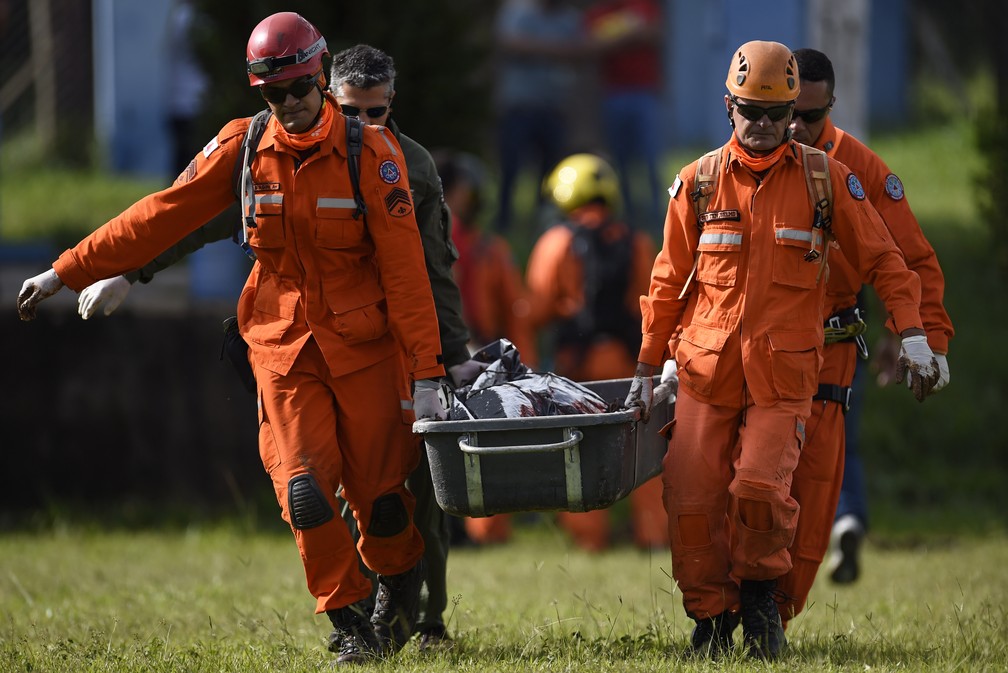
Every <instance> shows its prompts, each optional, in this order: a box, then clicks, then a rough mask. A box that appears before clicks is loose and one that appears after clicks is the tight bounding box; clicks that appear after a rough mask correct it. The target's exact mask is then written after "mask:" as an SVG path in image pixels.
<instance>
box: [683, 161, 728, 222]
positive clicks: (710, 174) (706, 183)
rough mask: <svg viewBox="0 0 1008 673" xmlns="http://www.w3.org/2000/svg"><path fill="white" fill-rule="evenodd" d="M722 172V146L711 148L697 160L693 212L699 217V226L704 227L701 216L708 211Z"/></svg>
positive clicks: (691, 196)
mask: <svg viewBox="0 0 1008 673" xmlns="http://www.w3.org/2000/svg"><path fill="white" fill-rule="evenodd" d="M720 174H721V148H720V147H719V148H718V149H716V150H711V151H710V152H708V153H707V154H705V155H703V156H702V157H700V159H699V160H698V161H697V169H696V177H694V178H693V191H692V192H690V198H691V199H693V212H694V213H696V217H697V228H698V229H703V223H702V222H701V221H700V216H701V215H703V214H704V213H706V212H707V205H708V204H709V203H710V200H711V197H712V196H714V192H715V191H717V183H718V177H719V176H720Z"/></svg>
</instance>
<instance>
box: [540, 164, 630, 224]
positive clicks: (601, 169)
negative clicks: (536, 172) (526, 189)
mask: <svg viewBox="0 0 1008 673" xmlns="http://www.w3.org/2000/svg"><path fill="white" fill-rule="evenodd" d="M543 194H545V195H546V196H547V197H548V198H549V199H550V200H551V201H552V202H553V203H555V204H556V205H557V206H559V207H560V208H561V209H562V210H563V211H564V212H567V213H569V212H571V211H573V210H576V209H577V208H580V207H581V206H584V205H586V204H588V203H591V202H593V201H601V202H603V203H604V204H605V205H606V206H608V207H609V208H610V209H612V210H616V209H618V208H619V206H620V189H619V178H617V177H616V171H615V170H613V167H612V166H610V165H609V164H608V163H607V162H606V161H605V160H604V159H603V158H602V157H599V156H596V155H594V154H573V155H571V156H569V157H567V158H566V159H564V160H563V161H561V162H560V163H558V164H557V165H556V167H555V168H554V169H553V172H552V173H550V174H549V176H548V177H547V178H546V180H545V181H544V182H543Z"/></svg>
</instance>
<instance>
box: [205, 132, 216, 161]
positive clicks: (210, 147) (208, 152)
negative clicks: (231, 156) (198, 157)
mask: <svg viewBox="0 0 1008 673" xmlns="http://www.w3.org/2000/svg"><path fill="white" fill-rule="evenodd" d="M218 147H220V143H219V142H217V136H214V137H213V140H211V141H210V142H208V143H207V144H206V145H204V146H203V156H204V157H206V158H208V159H209V158H210V155H211V154H213V153H214V150H215V149H217V148H218Z"/></svg>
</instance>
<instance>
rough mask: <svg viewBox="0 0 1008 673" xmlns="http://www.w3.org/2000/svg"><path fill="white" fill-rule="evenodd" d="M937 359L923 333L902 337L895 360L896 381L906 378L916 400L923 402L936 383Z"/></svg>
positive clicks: (899, 381)
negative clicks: (897, 358) (897, 357)
mask: <svg viewBox="0 0 1008 673" xmlns="http://www.w3.org/2000/svg"><path fill="white" fill-rule="evenodd" d="M938 376H939V374H938V360H937V359H936V358H935V354H934V352H932V350H931V347H930V346H928V342H927V337H926V336H923V335H916V336H908V337H903V341H902V343H901V345H900V354H899V360H898V361H897V362H896V383H903V379H906V382H907V388H910V389H911V390H912V391H913V394H914V397H916V398H917V401H918V402H923V401H924V398H925V397H927V396H928V395H929V394H930V393H931V391H932V389H933V388H934V386H935V384H936V383H938Z"/></svg>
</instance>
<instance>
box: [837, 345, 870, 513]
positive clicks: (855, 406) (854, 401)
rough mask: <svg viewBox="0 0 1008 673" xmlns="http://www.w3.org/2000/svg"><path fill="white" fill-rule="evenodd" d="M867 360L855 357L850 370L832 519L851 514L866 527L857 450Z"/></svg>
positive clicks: (864, 493) (865, 498)
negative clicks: (838, 486)
mask: <svg viewBox="0 0 1008 673" xmlns="http://www.w3.org/2000/svg"><path fill="white" fill-rule="evenodd" d="M867 365H868V363H867V362H865V361H864V360H862V359H861V358H858V361H857V369H856V370H855V372H854V384H853V387H854V390H853V392H852V393H851V405H850V409H849V410H848V411H847V416H846V417H845V418H844V433H845V435H846V450H845V452H844V475H843V486H841V490H840V501H839V502H838V503H837V511H836V519H839V518H840V517H841V516H844V515H846V514H853V515H854V516H855V517H857V518H858V520H859V521H860V522H861V525H862V526H864V528H865V530H867V529H868V491H867V488H866V487H865V472H864V463H863V462H862V461H861V454H860V452H859V445H860V443H861V442H860V437H859V434H860V430H861V407H862V406H864V387H865V379H866V378H868V376H870V374H869V373H868V366H867ZM836 519H834V521H835V520H836Z"/></svg>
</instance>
